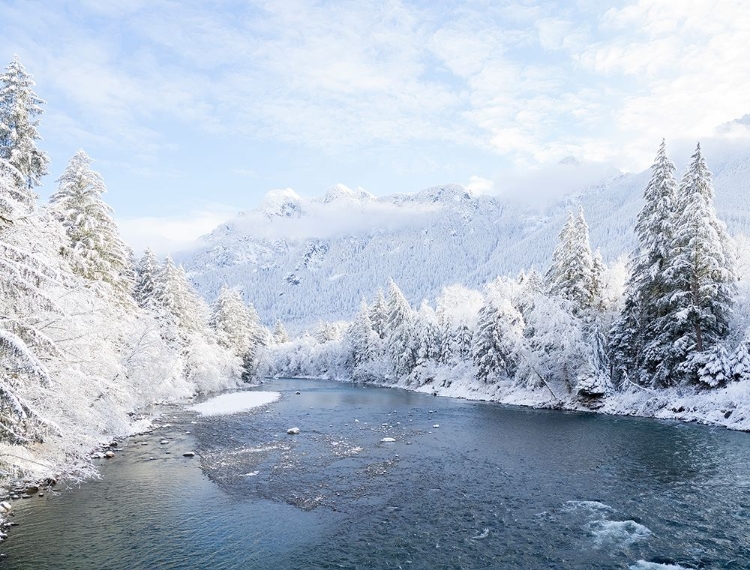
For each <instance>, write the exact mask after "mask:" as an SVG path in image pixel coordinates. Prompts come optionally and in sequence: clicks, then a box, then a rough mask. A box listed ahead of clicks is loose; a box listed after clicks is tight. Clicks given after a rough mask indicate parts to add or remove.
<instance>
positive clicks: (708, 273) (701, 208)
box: [646, 145, 736, 386]
mask: <svg viewBox="0 0 750 570" xmlns="http://www.w3.org/2000/svg"><path fill="white" fill-rule="evenodd" d="M671 248H672V254H671V258H670V260H669V266H668V267H667V269H666V271H665V281H666V291H665V292H666V293H667V295H666V299H663V301H660V305H663V306H665V308H666V310H665V313H664V315H663V316H662V317H661V318H659V319H658V320H657V323H656V325H657V328H656V332H657V335H656V336H655V338H654V340H653V341H652V342H651V343H650V344H649V345H647V346H646V352H647V353H654V352H656V353H658V354H659V355H660V356H663V359H662V360H661V361H660V362H659V364H658V366H657V369H656V373H655V376H654V381H655V383H656V384H657V385H662V386H663V385H669V384H674V383H676V382H677V381H679V380H680V379H684V380H688V381H695V380H697V379H698V378H697V376H696V374H697V372H698V370H697V368H696V367H697V366H698V365H700V364H701V362H702V361H703V360H705V358H703V357H699V356H698V355H699V354H700V353H702V352H704V351H709V350H711V349H713V347H714V346H715V345H716V344H717V343H719V342H720V341H722V340H723V339H724V338H726V336H727V334H728V332H729V317H730V313H731V309H732V304H733V299H734V294H735V288H736V285H735V281H736V278H735V274H734V257H735V255H734V251H733V246H732V243H731V241H730V238H729V236H728V235H727V233H726V228H725V226H724V224H723V223H722V222H720V221H719V220H718V219H717V217H716V212H715V210H714V207H713V187H712V185H711V173H710V172H709V171H708V168H707V166H706V161H705V160H704V158H703V155H702V153H701V149H700V145H698V147H697V149H696V151H695V154H694V155H693V157H692V161H691V163H690V165H689V166H688V168H687V171H686V172H685V175H684V176H683V178H682V181H681V183H680V191H679V195H678V200H677V208H676V211H675V218H674V235H673V238H672V243H671ZM692 358H698V360H697V361H696V362H694V363H693V362H691V359H692Z"/></svg>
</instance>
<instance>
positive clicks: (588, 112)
mask: <svg viewBox="0 0 750 570" xmlns="http://www.w3.org/2000/svg"><path fill="white" fill-rule="evenodd" d="M0 21H3V22H4V23H5V22H7V24H6V26H5V31H6V36H7V38H4V40H5V41H6V42H7V45H8V46H9V48H11V49H14V50H18V51H19V52H20V53H21V55H22V57H23V58H24V60H28V61H27V64H28V67H29V68H30V69H31V70H32V71H33V72H34V73H35V74H36V75H37V77H38V78H40V79H41V78H43V81H44V87H45V91H47V92H54V95H55V96H58V95H59V96H61V97H62V98H64V99H65V100H66V101H67V102H68V103H69V105H70V108H69V109H66V110H65V112H64V113H63V112H58V115H63V114H65V115H66V116H67V117H68V118H69V119H70V120H69V121H68V122H63V121H58V122H57V124H55V125H53V128H55V129H58V130H60V131H64V132H65V133H67V134H68V135H70V134H71V133H88V134H89V135H90V137H91V138H92V139H96V138H97V137H98V139H99V140H100V142H101V144H108V145H111V146H112V147H113V148H118V149H120V150H121V152H122V154H128V155H129V156H130V157H132V161H133V162H136V163H147V164H153V163H156V162H157V158H158V156H160V153H163V152H165V151H166V150H168V148H169V145H170V144H174V142H175V141H171V140H170V138H169V137H170V132H169V130H168V128H167V127H165V126H164V123H168V122H175V121H176V122H179V123H181V124H182V125H187V126H189V127H190V128H191V129H193V130H192V131H191V132H193V133H194V134H195V135H196V136H198V135H199V134H200V133H203V132H208V133H212V134H216V133H221V134H224V135H227V138H230V137H235V136H237V135H245V136H250V137H252V138H254V139H258V138H260V139H264V140H269V141H274V142H281V143H292V144H295V145H303V146H305V147H309V148H315V149H323V150H330V149H337V150H338V151H339V152H344V150H354V151H359V150H362V149H366V148H372V147H375V146H378V145H381V146H397V145H409V144H414V145H419V144H421V143H424V144H435V145H445V144H446V143H451V144H458V145H461V146H464V147H468V148H476V149H480V150H482V151H490V152H493V153H495V154H498V155H501V156H503V157H505V158H506V159H507V162H509V163H511V164H516V165H528V166H535V165H539V164H545V163H554V162H555V161H556V160H559V159H560V158H562V157H563V156H566V155H568V154H575V155H577V156H581V157H583V158H586V159H589V160H598V161H608V160H619V161H620V162H619V164H620V165H621V166H624V167H625V168H629V169H639V168H643V167H644V166H647V165H648V161H649V160H650V157H651V155H652V154H653V148H654V146H655V145H656V144H658V141H659V140H660V139H661V137H662V136H666V137H668V138H674V137H677V136H681V135H686V136H690V137H694V138H697V137H701V136H704V135H706V134H708V133H710V132H712V130H713V128H714V127H715V126H716V125H718V124H721V123H724V122H727V121H729V120H731V119H734V118H737V117H740V116H742V115H744V114H745V113H747V112H749V111H750V103H748V101H750V66H748V65H747V63H746V59H747V57H746V44H747V38H748V37H750V6H749V5H748V4H747V3H746V2H745V1H744V0H691V1H689V2H680V3H679V4H675V2H674V1H670V0H632V1H629V2H628V1H626V2H625V3H624V4H622V5H621V6H619V7H617V8H609V7H608V6H602V5H601V3H597V2H577V3H562V2H549V3H544V4H535V5H533V6H523V5H501V4H500V3H486V2H483V3H478V4H472V3H454V4H453V3H452V4H444V3H438V4H435V5H424V4H419V5H416V4H412V3H408V2H405V1H400V0H394V1H392V2H387V3H383V2H379V1H376V0H363V1H362V2H356V3H340V2H327V1H313V0H263V1H261V0H258V1H257V2H250V3H232V4H231V5H222V4H221V3H219V4H212V5H210V6H204V5H203V4H193V5H190V4H185V3H167V4H164V3H150V2H143V1H133V2H109V1H108V2H93V1H92V0H85V1H83V2H80V3H78V4H77V5H75V7H74V8H73V9H68V8H67V7H64V6H63V5H61V4H54V3H53V4H49V3H44V2H41V1H33V0H30V1H24V2H9V3H4V4H3V5H0ZM29 22H33V26H32V25H31V24H30V23H29ZM10 55H11V54H8V57H10ZM45 95H46V93H45ZM48 97H49V96H48ZM49 98H51V97H49ZM74 109H75V110H76V112H74ZM69 123H72V124H69ZM179 142H182V141H179ZM342 149H344V150H342ZM142 165H143V164H141V166H142ZM332 178H336V177H335V176H332Z"/></svg>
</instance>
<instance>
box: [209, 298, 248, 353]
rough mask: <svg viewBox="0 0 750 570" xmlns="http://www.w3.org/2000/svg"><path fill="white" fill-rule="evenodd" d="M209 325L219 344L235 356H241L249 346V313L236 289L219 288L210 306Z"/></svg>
mask: <svg viewBox="0 0 750 570" xmlns="http://www.w3.org/2000/svg"><path fill="white" fill-rule="evenodd" d="M209 325H210V326H211V328H213V329H214V330H215V331H216V333H217V337H218V340H219V344H221V345H222V346H225V347H226V348H229V349H230V350H232V352H234V354H235V355H236V356H239V357H243V356H244V355H245V353H246V352H247V351H248V349H249V348H250V327H251V323H250V315H249V314H248V311H247V307H246V306H245V303H243V302H242V297H241V296H240V293H239V291H237V289H229V288H228V287H227V286H226V285H225V286H223V287H222V288H221V291H220V292H219V295H218V297H216V300H215V301H214V303H213V305H212V306H211V317H210V320H209Z"/></svg>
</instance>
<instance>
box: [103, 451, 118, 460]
mask: <svg viewBox="0 0 750 570" xmlns="http://www.w3.org/2000/svg"><path fill="white" fill-rule="evenodd" d="M114 456H115V452H114V451H108V452H107V453H105V454H104V457H106V458H107V459H112V458H113V457H114Z"/></svg>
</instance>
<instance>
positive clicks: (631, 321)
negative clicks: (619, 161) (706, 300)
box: [610, 140, 677, 382]
mask: <svg viewBox="0 0 750 570" xmlns="http://www.w3.org/2000/svg"><path fill="white" fill-rule="evenodd" d="M674 172H675V166H674V164H673V163H672V161H671V160H669V158H668V157H667V148H666V143H665V142H664V140H662V142H661V145H660V146H659V150H658V152H657V155H656V159H655V160H654V164H653V165H652V166H651V178H650V179H649V182H648V184H647V185H646V189H645V190H644V192H643V200H644V204H643V208H642V209H641V211H640V212H639V214H638V218H637V221H636V225H635V234H636V240H637V245H636V248H635V250H634V251H633V253H632V255H631V258H630V274H629V277H628V280H627V283H626V289H625V303H624V307H623V311H622V313H621V314H620V317H619V318H618V319H617V321H615V323H614V324H613V326H612V330H611V331H610V355H611V357H612V364H613V367H614V369H615V376H618V375H622V374H627V376H628V377H630V378H631V379H633V380H635V381H638V382H648V381H650V375H652V374H654V373H655V371H656V368H657V367H658V366H659V364H660V362H661V361H662V360H663V359H664V357H665V354H664V352H665V351H668V350H669V347H668V346H666V345H660V344H658V343H656V342H655V339H656V337H657V336H658V331H657V328H658V325H657V322H658V321H659V319H661V318H662V317H663V316H664V314H665V312H666V303H667V299H668V298H669V283H668V279H667V277H666V270H667V268H668V266H669V263H670V259H671V254H672V253H671V252H672V239H673V234H674V210H675V207H676V199H677V192H676V186H677V182H676V181H675V177H674ZM646 347H648V349H647V348H646Z"/></svg>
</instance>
